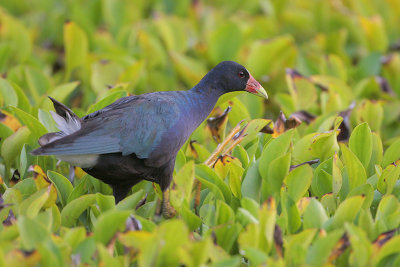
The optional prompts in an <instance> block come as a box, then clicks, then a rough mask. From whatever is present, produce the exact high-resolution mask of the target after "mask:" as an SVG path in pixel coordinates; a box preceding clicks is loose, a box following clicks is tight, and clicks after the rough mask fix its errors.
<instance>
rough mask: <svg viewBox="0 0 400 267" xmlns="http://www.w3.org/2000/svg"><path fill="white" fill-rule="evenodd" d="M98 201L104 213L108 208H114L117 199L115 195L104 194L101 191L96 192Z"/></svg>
mask: <svg viewBox="0 0 400 267" xmlns="http://www.w3.org/2000/svg"><path fill="white" fill-rule="evenodd" d="M96 203H97V206H98V207H99V209H100V212H102V213H103V212H106V211H108V210H113V209H114V207H115V199H114V197H113V196H108V195H103V194H100V193H96Z"/></svg>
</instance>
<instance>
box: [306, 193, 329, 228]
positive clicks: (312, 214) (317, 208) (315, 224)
mask: <svg viewBox="0 0 400 267" xmlns="http://www.w3.org/2000/svg"><path fill="white" fill-rule="evenodd" d="M327 220H328V216H327V215H326V212H325V209H324V207H323V206H322V205H321V203H320V202H319V201H318V200H316V199H314V198H313V199H311V200H310V203H309V204H308V205H307V208H306V210H305V211H304V214H303V228H304V229H311V228H317V229H319V228H322V226H323V224H324V223H325V222H326V221H327Z"/></svg>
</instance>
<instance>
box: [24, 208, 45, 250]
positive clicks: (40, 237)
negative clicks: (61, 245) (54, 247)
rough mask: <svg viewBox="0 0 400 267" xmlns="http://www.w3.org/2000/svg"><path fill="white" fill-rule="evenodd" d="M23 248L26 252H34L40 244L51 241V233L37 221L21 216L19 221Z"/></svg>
mask: <svg viewBox="0 0 400 267" xmlns="http://www.w3.org/2000/svg"><path fill="white" fill-rule="evenodd" d="M17 225H18V229H19V233H20V236H21V241H22V246H23V248H24V249H26V250H33V249H35V248H37V246H38V245H39V244H43V243H44V242H47V241H49V240H50V233H49V232H48V231H47V230H46V229H45V228H44V226H43V225H42V224H41V223H39V222H37V221H36V220H35V219H30V218H28V217H25V216H21V217H19V218H18V221H17Z"/></svg>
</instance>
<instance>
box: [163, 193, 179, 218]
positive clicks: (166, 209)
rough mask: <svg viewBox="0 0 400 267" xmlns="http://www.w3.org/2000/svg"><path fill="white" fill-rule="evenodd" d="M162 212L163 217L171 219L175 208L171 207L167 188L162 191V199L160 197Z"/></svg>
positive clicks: (174, 213)
mask: <svg viewBox="0 0 400 267" xmlns="http://www.w3.org/2000/svg"><path fill="white" fill-rule="evenodd" d="M161 207H162V214H163V216H164V218H166V219H171V218H173V217H175V215H176V210H175V209H174V207H172V205H171V203H170V202H169V190H165V191H164V192H163V199H162V205H161Z"/></svg>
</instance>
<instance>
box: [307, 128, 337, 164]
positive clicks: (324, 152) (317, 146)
mask: <svg viewBox="0 0 400 267" xmlns="http://www.w3.org/2000/svg"><path fill="white" fill-rule="evenodd" d="M336 136H337V135H336V131H334V130H333V131H330V132H328V133H321V134H317V135H315V136H314V139H313V141H312V144H311V149H310V152H311V154H312V155H313V156H314V157H316V158H319V159H320V160H321V161H325V160H326V159H328V158H330V157H332V156H333V155H334V154H335V153H336V152H338V151H339V146H338V143H337V138H336Z"/></svg>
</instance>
